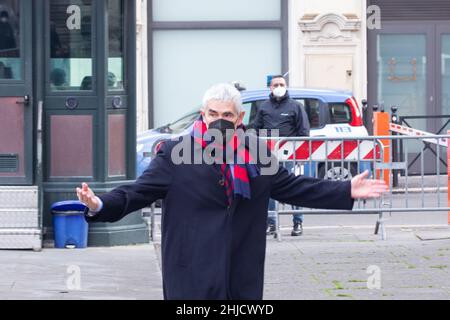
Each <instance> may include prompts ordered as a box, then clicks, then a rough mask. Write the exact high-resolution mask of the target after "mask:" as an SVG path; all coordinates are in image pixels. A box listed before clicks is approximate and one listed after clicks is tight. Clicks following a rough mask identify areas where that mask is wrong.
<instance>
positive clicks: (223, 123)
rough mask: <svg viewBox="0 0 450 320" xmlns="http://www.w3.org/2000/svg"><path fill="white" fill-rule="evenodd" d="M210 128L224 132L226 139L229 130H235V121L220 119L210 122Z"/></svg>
mask: <svg viewBox="0 0 450 320" xmlns="http://www.w3.org/2000/svg"><path fill="white" fill-rule="evenodd" d="M208 129H217V130H219V131H220V132H221V133H222V136H223V138H224V140H225V139H226V138H227V136H226V134H227V130H228V132H229V133H230V132H231V131H230V130H233V132H234V130H235V128H234V123H233V122H231V121H228V120H225V119H218V120H215V121H213V122H211V123H210V124H209V127H208Z"/></svg>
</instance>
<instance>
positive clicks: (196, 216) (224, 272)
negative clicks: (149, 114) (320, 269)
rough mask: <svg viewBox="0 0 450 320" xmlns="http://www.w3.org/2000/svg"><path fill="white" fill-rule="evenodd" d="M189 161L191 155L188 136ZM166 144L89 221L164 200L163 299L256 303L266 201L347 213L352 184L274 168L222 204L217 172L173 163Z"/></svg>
mask: <svg viewBox="0 0 450 320" xmlns="http://www.w3.org/2000/svg"><path fill="white" fill-rule="evenodd" d="M185 138H186V139H192V143H191V154H194V148H195V147H194V145H195V143H194V142H193V141H194V140H193V138H192V137H190V136H189V137H185ZM176 144H177V142H176V141H167V142H165V143H164V144H163V145H162V146H161V148H160V150H159V151H158V154H157V156H156V157H155V159H153V160H152V162H151V163H150V166H149V168H148V169H147V170H146V171H145V172H144V173H143V174H142V176H140V177H139V178H138V179H137V180H136V182H135V183H133V184H130V185H126V186H121V187H118V188H116V189H114V190H113V191H111V192H109V193H106V194H103V195H100V196H99V198H100V199H101V200H102V201H103V208H102V210H101V211H100V212H99V213H98V214H97V215H96V216H94V217H89V216H86V219H87V220H88V221H89V222H95V221H99V222H114V221H118V220H120V219H122V218H123V217H125V216H126V215H127V214H129V213H131V212H134V211H137V210H139V209H141V208H143V207H146V206H149V205H150V204H151V203H152V202H154V201H155V200H157V199H163V206H162V222H161V224H162V239H161V255H162V277H163V289H164V298H165V299H249V300H255V299H262V297H263V284H264V259H265V250H266V219H267V204H268V202H269V198H274V199H276V200H278V201H281V202H285V203H289V204H293V205H297V206H302V207H314V208H324V209H348V210H350V209H351V208H352V206H353V200H352V198H351V184H350V181H345V182H340V181H329V180H328V181H327V180H319V179H314V178H309V177H304V176H295V175H293V174H290V173H288V171H287V170H286V169H285V168H283V167H279V168H278V170H276V171H277V172H276V173H275V174H273V175H259V176H257V177H255V178H250V189H251V199H245V198H241V197H235V198H234V200H233V201H232V203H231V205H228V201H227V197H226V195H225V192H224V191H225V189H224V188H225V187H224V183H223V176H222V173H221V170H220V166H219V165H215V164H213V165H208V164H179V165H175V164H174V163H173V160H171V153H172V149H173V147H174V146H175V145H176Z"/></svg>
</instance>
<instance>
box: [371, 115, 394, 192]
mask: <svg viewBox="0 0 450 320" xmlns="http://www.w3.org/2000/svg"><path fill="white" fill-rule="evenodd" d="M389 122H390V119H389V114H388V113H387V112H374V113H373V134H374V136H389V135H390V132H389ZM380 141H381V144H382V145H383V162H384V163H389V162H390V140H389V139H381V140H380ZM381 173H383V180H384V181H385V182H386V184H387V185H389V176H390V170H387V169H386V170H377V171H376V178H377V179H380V177H381Z"/></svg>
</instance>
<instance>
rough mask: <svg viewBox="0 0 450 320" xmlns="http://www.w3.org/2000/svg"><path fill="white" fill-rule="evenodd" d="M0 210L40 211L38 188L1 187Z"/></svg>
mask: <svg viewBox="0 0 450 320" xmlns="http://www.w3.org/2000/svg"><path fill="white" fill-rule="evenodd" d="M0 209H36V210H37V209H38V188H37V186H30V187H9V186H3V187H0Z"/></svg>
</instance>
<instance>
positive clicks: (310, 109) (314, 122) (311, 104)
mask: <svg viewBox="0 0 450 320" xmlns="http://www.w3.org/2000/svg"><path fill="white" fill-rule="evenodd" d="M295 100H296V101H298V102H300V103H301V104H302V106H303V108H305V111H306V114H307V115H308V120H309V126H310V127H311V129H314V128H319V127H321V125H320V118H319V109H320V102H319V100H317V99H306V98H305V99H297V98H296V99H295Z"/></svg>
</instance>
